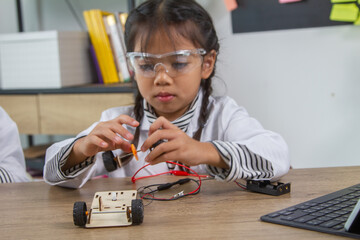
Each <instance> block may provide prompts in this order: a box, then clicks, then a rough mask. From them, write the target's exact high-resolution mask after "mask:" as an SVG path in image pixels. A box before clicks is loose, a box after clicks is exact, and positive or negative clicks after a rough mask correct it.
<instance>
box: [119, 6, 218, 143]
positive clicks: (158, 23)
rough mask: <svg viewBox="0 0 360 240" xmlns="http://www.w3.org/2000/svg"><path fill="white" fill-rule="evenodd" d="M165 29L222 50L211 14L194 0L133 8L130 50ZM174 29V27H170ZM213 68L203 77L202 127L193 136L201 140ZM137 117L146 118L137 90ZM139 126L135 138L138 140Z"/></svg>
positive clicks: (128, 34) (207, 47)
mask: <svg viewBox="0 0 360 240" xmlns="http://www.w3.org/2000/svg"><path fill="white" fill-rule="evenodd" d="M160 30H163V31H164V32H165V33H166V34H167V35H168V37H169V39H171V40H172V42H173V43H174V41H176V39H175V38H174V37H175V36H174V33H175V34H179V35H181V36H182V37H184V38H186V39H188V40H190V41H192V43H193V44H194V46H197V47H199V48H203V49H205V50H206V52H210V51H211V50H215V51H216V52H217V53H218V52H219V43H218V37H217V35H216V31H215V28H214V25H213V22H212V19H211V17H210V15H209V14H208V13H207V12H206V10H205V9H204V8H203V7H201V6H200V5H199V4H198V3H197V2H195V1H194V0H148V1H146V2H144V3H142V4H141V5H139V6H138V7H137V8H135V9H133V10H132V11H131V12H130V14H129V16H128V18H127V21H126V24H125V45H126V48H127V51H128V52H132V51H134V45H135V42H136V41H135V40H137V39H139V38H140V39H141V48H142V50H144V51H146V47H147V44H148V43H149V41H150V40H151V37H152V33H154V32H157V31H160ZM171 30H175V32H174V31H171ZM214 74H215V66H214V70H213V72H212V73H211V75H210V76H209V78H207V79H203V80H202V81H201V87H202V88H203V89H204V98H203V101H202V105H201V111H200V112H201V115H200V117H199V126H200V127H199V129H198V131H197V132H196V133H195V135H194V136H193V137H194V138H195V139H197V140H200V136H201V131H202V128H203V126H204V124H205V123H206V120H207V117H208V114H209V113H208V112H209V110H208V103H209V96H210V95H211V93H212V90H213V89H212V86H211V79H212V77H213V76H214ZM134 112H135V118H136V120H138V121H139V122H140V121H141V119H142V118H143V97H142V96H141V93H140V92H139V91H138V93H137V96H136V98H135V108H134ZM138 135H139V130H138V129H137V131H136V133H135V138H134V141H138Z"/></svg>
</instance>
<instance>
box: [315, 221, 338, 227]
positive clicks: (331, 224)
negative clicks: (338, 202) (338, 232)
mask: <svg viewBox="0 0 360 240" xmlns="http://www.w3.org/2000/svg"><path fill="white" fill-rule="evenodd" d="M340 223H341V222H340V221H335V220H330V221H328V222H324V223H322V224H320V225H319V226H321V227H326V228H331V227H334V226H336V225H338V224H340Z"/></svg>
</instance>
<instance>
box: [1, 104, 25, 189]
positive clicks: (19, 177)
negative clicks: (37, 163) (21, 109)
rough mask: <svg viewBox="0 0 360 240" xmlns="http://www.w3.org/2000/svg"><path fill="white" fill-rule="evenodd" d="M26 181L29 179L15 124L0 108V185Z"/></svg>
mask: <svg viewBox="0 0 360 240" xmlns="http://www.w3.org/2000/svg"><path fill="white" fill-rule="evenodd" d="M27 181H29V178H28V175H27V173H26V170H25V159H24V153H23V150H22V147H21V142H20V137H19V132H18V129H17V126H16V123H15V122H14V121H13V120H12V119H11V118H10V117H9V115H8V114H7V113H6V112H5V110H4V109H3V108H2V107H0V183H8V182H27Z"/></svg>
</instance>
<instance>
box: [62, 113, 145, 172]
mask: <svg viewBox="0 0 360 240" xmlns="http://www.w3.org/2000/svg"><path fill="white" fill-rule="evenodd" d="M123 124H127V125H129V126H132V127H137V126H139V122H138V121H136V120H135V119H133V118H131V117H129V116H127V115H120V116H119V117H117V118H115V119H113V120H110V121H106V122H100V123H98V124H97V125H96V126H95V128H94V129H93V130H92V131H91V132H90V133H89V134H88V135H87V136H85V137H83V138H80V139H79V140H77V141H76V142H75V144H74V147H73V149H72V151H71V153H70V155H69V158H68V159H67V161H66V163H65V165H64V166H63V167H62V170H63V171H64V170H66V169H69V168H71V167H73V166H75V165H76V164H79V163H81V162H83V161H84V160H85V159H86V158H88V157H92V156H94V155H95V154H97V153H98V152H102V151H108V150H115V149H122V150H123V151H125V152H130V151H131V145H130V143H129V142H127V141H126V140H129V141H131V140H132V139H133V138H134V136H133V135H132V134H131V133H130V132H129V131H128V130H126V129H125V128H124V127H123ZM123 138H124V139H126V140H124V139H123Z"/></svg>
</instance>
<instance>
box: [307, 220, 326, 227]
mask: <svg viewBox="0 0 360 240" xmlns="http://www.w3.org/2000/svg"><path fill="white" fill-rule="evenodd" d="M323 222H324V221H320V220H317V219H314V220H310V221H308V222H306V223H307V224H309V225H314V226H315V225H319V224H320V223H323Z"/></svg>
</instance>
